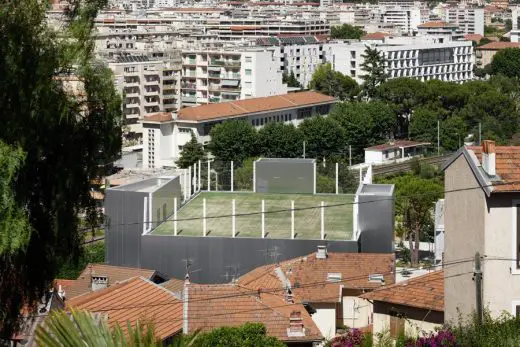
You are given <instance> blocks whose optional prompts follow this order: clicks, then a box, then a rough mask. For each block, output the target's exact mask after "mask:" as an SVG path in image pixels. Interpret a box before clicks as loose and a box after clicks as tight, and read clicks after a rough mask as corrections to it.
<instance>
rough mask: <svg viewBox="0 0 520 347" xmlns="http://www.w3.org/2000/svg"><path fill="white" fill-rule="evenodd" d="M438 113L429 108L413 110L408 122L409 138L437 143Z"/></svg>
mask: <svg viewBox="0 0 520 347" xmlns="http://www.w3.org/2000/svg"><path fill="white" fill-rule="evenodd" d="M438 114H439V113H438V112H437V111H436V110H433V109H429V108H424V107H421V108H417V109H415V110H414V112H413V115H412V119H411V121H410V138H411V139H412V140H415V141H426V142H430V143H437V121H438V118H437V117H438Z"/></svg>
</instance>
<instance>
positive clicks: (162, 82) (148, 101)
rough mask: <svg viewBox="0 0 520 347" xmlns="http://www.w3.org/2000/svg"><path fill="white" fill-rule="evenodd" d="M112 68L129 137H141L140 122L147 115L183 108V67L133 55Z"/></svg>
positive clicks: (119, 59)
mask: <svg viewBox="0 0 520 347" xmlns="http://www.w3.org/2000/svg"><path fill="white" fill-rule="evenodd" d="M108 66H109V68H110V69H111V70H112V71H113V72H114V75H115V85H116V89H117V90H118V91H119V93H121V95H122V96H123V105H122V107H123V124H124V125H126V126H127V127H128V128H127V130H128V132H129V134H128V135H129V137H134V138H136V139H139V138H140V137H141V135H142V124H140V123H139V122H138V120H139V119H141V118H143V117H144V116H146V115H148V114H153V113H157V112H160V111H176V110H177V109H178V108H179V106H180V104H179V101H180V100H179V98H178V90H179V84H180V83H179V82H180V66H179V65H176V64H175V63H173V62H164V61H162V60H150V59H149V58H147V57H144V56H129V57H121V58H118V59H117V60H115V61H114V62H110V63H109V64H108Z"/></svg>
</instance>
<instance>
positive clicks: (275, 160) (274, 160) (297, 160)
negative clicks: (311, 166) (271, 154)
mask: <svg viewBox="0 0 520 347" xmlns="http://www.w3.org/2000/svg"><path fill="white" fill-rule="evenodd" d="M257 161H270V162H272V163H287V162H291V163H314V162H315V161H316V159H306V158H260V159H257Z"/></svg>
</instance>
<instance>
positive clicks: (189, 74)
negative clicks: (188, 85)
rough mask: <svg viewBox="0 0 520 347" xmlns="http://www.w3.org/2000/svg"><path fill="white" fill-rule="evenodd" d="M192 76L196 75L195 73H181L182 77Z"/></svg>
mask: <svg viewBox="0 0 520 347" xmlns="http://www.w3.org/2000/svg"><path fill="white" fill-rule="evenodd" d="M190 77H191V78H194V77H197V74H196V73H194V72H193V73H188V72H186V73H185V74H183V75H182V78H190Z"/></svg>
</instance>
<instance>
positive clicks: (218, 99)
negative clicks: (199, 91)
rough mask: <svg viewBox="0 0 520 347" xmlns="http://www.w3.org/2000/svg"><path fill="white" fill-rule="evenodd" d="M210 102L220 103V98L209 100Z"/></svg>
mask: <svg viewBox="0 0 520 347" xmlns="http://www.w3.org/2000/svg"><path fill="white" fill-rule="evenodd" d="M209 102H220V98H209Z"/></svg>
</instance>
